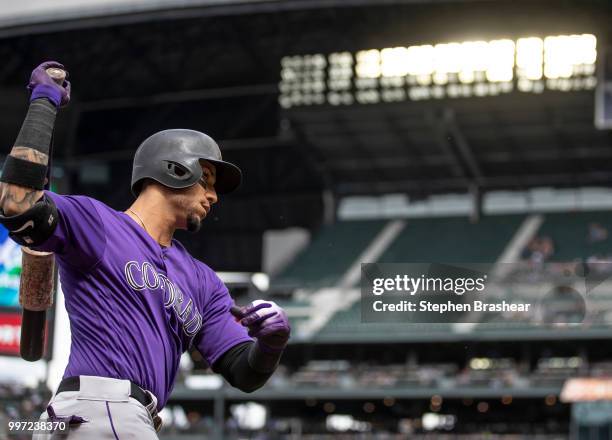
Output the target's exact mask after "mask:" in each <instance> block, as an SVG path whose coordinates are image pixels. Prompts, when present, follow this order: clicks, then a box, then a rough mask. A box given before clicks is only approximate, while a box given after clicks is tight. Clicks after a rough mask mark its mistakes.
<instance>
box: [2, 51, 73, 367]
mask: <svg viewBox="0 0 612 440" xmlns="http://www.w3.org/2000/svg"><path fill="white" fill-rule="evenodd" d="M65 78H66V72H65V70H64V66H62V65H61V64H59V63H56V62H46V63H42V64H41V65H40V66H38V67H37V68H36V69H34V71H33V72H32V75H31V77H30V82H29V84H28V89H29V90H30V91H31V92H32V94H31V96H30V106H29V108H28V113H27V115H26V118H25V120H24V122H23V125H22V127H21V130H20V131H19V135H18V136H17V140H16V141H15V145H14V146H13V149H12V150H11V153H10V155H9V156H8V157H7V159H6V161H5V164H4V168H3V172H2V177H1V178H0V181H1V183H0V208H1V212H0V222H1V223H2V224H3V225H4V226H6V227H7V228H8V229H9V231H10V235H11V238H13V239H14V240H15V241H17V242H18V243H20V244H22V245H26V246H31V245H35V244H38V243H40V242H42V241H44V240H45V239H46V238H47V237H48V236H49V235H50V234H51V233H52V232H53V228H54V227H55V224H56V222H57V213H56V212H55V210H54V207H53V206H52V204H50V203H49V202H48V201H45V200H41V199H42V198H43V192H42V189H43V188H44V186H45V183H46V180H47V178H48V163H49V150H50V145H51V136H52V134H53V127H54V125H55V117H56V114H57V109H58V108H59V107H60V106H61V105H65V104H67V103H68V101H69V100H70V83H68V82H67V81H66V80H65ZM22 249H23V257H22V266H23V267H22V272H21V277H20V285H19V303H20V304H21V305H22V307H23V317H22V327H21V342H20V346H21V347H20V351H21V356H22V357H23V358H24V359H26V360H29V361H36V360H38V359H40V358H41V356H42V355H43V352H44V340H45V315H46V309H47V308H49V307H50V306H51V304H52V291H53V273H54V261H55V259H54V256H53V254H51V253H48V252H36V251H33V250H30V249H29V248H27V247H23V248H22Z"/></svg>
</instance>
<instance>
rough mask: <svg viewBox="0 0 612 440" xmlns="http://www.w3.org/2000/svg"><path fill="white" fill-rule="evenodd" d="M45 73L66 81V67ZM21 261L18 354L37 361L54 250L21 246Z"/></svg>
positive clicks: (41, 350)
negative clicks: (40, 250) (24, 300)
mask: <svg viewBox="0 0 612 440" xmlns="http://www.w3.org/2000/svg"><path fill="white" fill-rule="evenodd" d="M46 72H47V75H49V76H50V77H51V78H53V80H54V81H55V82H56V83H57V84H58V85H60V86H61V85H62V84H64V80H65V79H66V71H65V70H63V69H60V68H57V67H50V68H48V69H46ZM49 176H50V175H49ZM49 183H50V182H48V184H49ZM21 262H22V272H21V279H20V282H19V299H20V302H22V299H23V298H27V303H28V304H23V303H22V305H23V310H22V313H21V338H20V342H19V354H20V355H21V357H22V358H23V359H25V360H26V361H30V362H34V361H37V360H39V359H40V358H41V357H42V356H43V354H44V352H45V339H46V337H45V336H46V324H47V308H48V307H50V306H51V304H52V295H53V281H54V276H55V257H54V256H53V253H51V252H36V251H32V250H30V249H28V248H22V258H21ZM32 305H34V307H32ZM28 307H32V308H34V310H32V308H28Z"/></svg>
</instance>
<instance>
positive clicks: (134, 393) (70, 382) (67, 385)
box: [57, 376, 153, 407]
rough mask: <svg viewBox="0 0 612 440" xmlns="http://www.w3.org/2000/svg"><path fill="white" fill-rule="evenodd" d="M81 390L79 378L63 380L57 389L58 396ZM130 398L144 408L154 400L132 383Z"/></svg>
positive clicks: (73, 377)
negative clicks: (66, 392)
mask: <svg viewBox="0 0 612 440" xmlns="http://www.w3.org/2000/svg"><path fill="white" fill-rule="evenodd" d="M80 389H81V378H80V377H79V376H72V377H67V378H65V379H62V381H61V382H60V385H59V387H58V388H57V394H59V393H62V392H64V391H79V390H80ZM130 397H133V398H134V399H136V400H138V401H139V402H140V403H142V405H143V406H145V407H146V406H147V405H149V404H150V403H151V402H152V401H153V399H151V396H149V394H148V393H146V392H145V391H144V390H143V389H142V388H140V387H139V386H138V385H136V384H135V383H134V382H132V381H130Z"/></svg>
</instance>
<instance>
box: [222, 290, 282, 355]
mask: <svg viewBox="0 0 612 440" xmlns="http://www.w3.org/2000/svg"><path fill="white" fill-rule="evenodd" d="M230 312H231V314H232V315H234V317H235V318H236V321H238V322H240V324H242V325H243V326H245V327H247V328H248V329H249V336H251V337H253V338H257V341H258V342H259V346H260V347H261V348H262V349H263V350H266V351H269V352H273V353H277V352H280V351H283V350H284V348H285V347H286V346H287V342H288V341H289V335H290V334H291V327H290V326H289V320H288V319H287V314H286V313H285V311H284V310H283V309H282V308H281V307H279V306H278V305H277V304H276V303H275V302H273V301H262V300H256V301H253V302H252V303H251V304H250V305H248V306H245V307H239V306H233V307H232V308H231V309H230Z"/></svg>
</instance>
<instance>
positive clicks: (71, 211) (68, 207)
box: [33, 191, 106, 269]
mask: <svg viewBox="0 0 612 440" xmlns="http://www.w3.org/2000/svg"><path fill="white" fill-rule="evenodd" d="M45 196H46V197H49V198H50V199H51V200H53V202H55V205H56V206H57V211H58V222H57V227H56V228H55V231H53V234H52V235H51V237H49V238H48V239H47V240H46V241H45V242H44V243H42V244H41V245H39V246H35V247H33V249H35V250H38V251H47V252H54V253H55V254H57V256H59V258H61V259H63V260H65V261H66V262H68V263H69V264H71V265H73V266H75V267H78V268H80V269H88V268H91V267H93V266H94V265H95V264H96V263H97V262H98V261H99V260H100V259H101V258H102V255H104V250H105V248H106V232H105V229H104V223H103V222H102V220H101V218H100V215H99V214H98V211H97V210H96V207H95V206H94V203H93V201H92V199H90V198H89V197H85V196H63V195H59V194H55V193H52V192H50V191H45Z"/></svg>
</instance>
